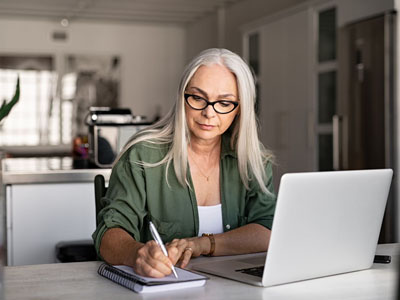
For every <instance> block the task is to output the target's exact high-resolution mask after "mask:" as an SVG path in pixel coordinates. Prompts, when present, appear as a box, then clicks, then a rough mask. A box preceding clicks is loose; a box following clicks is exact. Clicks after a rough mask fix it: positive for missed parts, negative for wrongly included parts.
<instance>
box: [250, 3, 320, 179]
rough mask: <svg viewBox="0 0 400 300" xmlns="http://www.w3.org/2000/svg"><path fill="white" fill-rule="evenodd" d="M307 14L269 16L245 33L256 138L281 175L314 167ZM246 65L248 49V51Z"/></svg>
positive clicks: (277, 175) (304, 11) (308, 23)
mask: <svg viewBox="0 0 400 300" xmlns="http://www.w3.org/2000/svg"><path fill="white" fill-rule="evenodd" d="M311 22H312V15H311V12H310V9H308V8H305V9H301V10H298V11H295V12H292V13H291V14H288V15H286V16H285V17H282V18H273V19H271V20H269V21H268V22H266V24H264V25H261V26H259V27H257V29H256V30H253V31H250V32H249V37H251V35H253V34H257V35H258V40H259V42H258V45H251V41H250V47H251V46H253V47H254V46H255V47H258V53H259V63H258V66H259V67H258V68H254V69H257V70H259V72H258V85H259V95H258V101H259V102H258V106H259V118H260V125H261V130H260V138H261V140H262V142H263V144H264V145H265V146H266V147H267V148H269V149H271V150H272V151H273V152H274V153H275V155H276V158H277V166H278V167H277V170H276V173H275V176H274V178H275V183H276V186H277V184H278V182H279V179H280V177H281V175H282V174H283V173H286V172H299V171H311V170H313V169H314V141H313V138H314V136H313V135H314V131H313V130H314V127H313V126H314V108H313V87H312V78H311V76H312V73H311V71H312V69H311V68H312V55H313V54H312V53H313V48H312V47H313V43H312V33H311V31H310V26H311ZM248 53H249V55H250V63H252V61H254V60H252V58H251V54H252V53H253V52H252V49H248Z"/></svg>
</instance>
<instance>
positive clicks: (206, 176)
mask: <svg viewBox="0 0 400 300" xmlns="http://www.w3.org/2000/svg"><path fill="white" fill-rule="evenodd" d="M188 153H189V152H188ZM189 156H190V157H191V158H192V161H193V162H194V164H195V165H196V167H197V169H199V171H200V173H201V175H203V177H205V178H206V180H207V181H209V179H210V175H211V174H212V172H213V171H214V169H215V167H213V168H212V169H211V171H210V174H209V175H206V174H204V172H203V171H202V170H201V168H200V166H199V165H198V164H197V162H196V160H195V159H194V158H193V156H191V155H189Z"/></svg>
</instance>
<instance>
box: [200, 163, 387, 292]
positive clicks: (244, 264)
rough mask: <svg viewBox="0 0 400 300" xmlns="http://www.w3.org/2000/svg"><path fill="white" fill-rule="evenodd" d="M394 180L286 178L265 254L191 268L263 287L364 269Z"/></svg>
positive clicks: (368, 174) (342, 175) (331, 175)
mask: <svg viewBox="0 0 400 300" xmlns="http://www.w3.org/2000/svg"><path fill="white" fill-rule="evenodd" d="M392 175H393V171H392V170H391V169H381V170H362V171H334V172H310V173H292V174H285V175H283V176H282V179H281V184H280V189H279V193H278V199H277V206H276V211H275V217H274V222H273V225H272V233H271V239H270V244H269V249H268V252H267V254H265V253H264V254H255V255H251V257H250V258H243V256H242V255H240V256H236V257H233V258H232V259H229V260H221V261H210V262H206V263H200V264H196V265H194V266H193V269H194V270H197V271H201V272H205V273H209V274H213V275H218V276H222V277H225V278H229V279H233V280H237V281H241V282H245V283H249V284H253V285H258V286H264V287H267V286H273V285H280V284H285V283H290V282H296V281H302V280H306V279H312V278H318V277H323V276H329V275H334V274H340V273H346V272H352V271H358V270H363V269H368V268H370V267H371V266H372V263H373V260H374V256H375V251H376V246H377V243H378V237H379V232H380V229H381V225H382V220H383V215H384V212H385V206H386V201H387V197H388V193H389V188H390V184H391V180H392Z"/></svg>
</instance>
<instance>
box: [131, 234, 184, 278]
mask: <svg viewBox="0 0 400 300" xmlns="http://www.w3.org/2000/svg"><path fill="white" fill-rule="evenodd" d="M175 252H178V249H177V248H174V247H172V248H170V249H168V255H169V256H170V257H175V256H176V255H177V253H175ZM172 265H173V264H172V262H171V260H170V259H169V258H168V257H167V256H165V255H164V253H163V252H162V250H161V248H160V246H159V245H158V244H157V243H156V242H155V241H148V242H147V243H146V244H144V245H143V246H142V247H140V248H139V249H138V250H137V252H136V257H135V259H134V265H133V269H134V270H135V272H136V273H137V274H139V275H142V276H148V277H157V278H160V277H164V276H167V275H169V274H171V272H172Z"/></svg>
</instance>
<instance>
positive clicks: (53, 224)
mask: <svg viewBox="0 0 400 300" xmlns="http://www.w3.org/2000/svg"><path fill="white" fill-rule="evenodd" d="M6 201H7V202H6V205H7V217H6V219H7V261H8V265H13V266H16V265H25V264H43V263H54V262H56V256H55V245H56V244H57V243H58V242H60V241H72V240H84V239H88V240H89V239H91V235H92V233H93V232H94V230H95V227H96V220H95V199H94V184H93V182H84V183H33V184H10V185H7V186H6Z"/></svg>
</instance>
